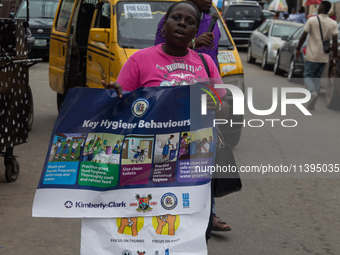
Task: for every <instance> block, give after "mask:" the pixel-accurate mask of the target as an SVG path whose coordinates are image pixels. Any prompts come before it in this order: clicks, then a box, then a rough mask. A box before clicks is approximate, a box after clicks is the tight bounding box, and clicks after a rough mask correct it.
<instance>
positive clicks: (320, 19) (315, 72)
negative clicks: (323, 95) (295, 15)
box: [296, 1, 338, 110]
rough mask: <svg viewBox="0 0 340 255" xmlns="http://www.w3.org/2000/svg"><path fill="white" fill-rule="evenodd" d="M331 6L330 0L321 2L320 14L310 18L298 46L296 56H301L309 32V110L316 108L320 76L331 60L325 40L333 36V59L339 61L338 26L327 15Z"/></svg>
mask: <svg viewBox="0 0 340 255" xmlns="http://www.w3.org/2000/svg"><path fill="white" fill-rule="evenodd" d="M330 8H331V4H330V2H328V1H323V2H321V4H320V5H319V8H318V15H317V16H315V17H310V18H309V19H308V21H307V23H306V25H305V27H304V32H303V34H302V35H301V37H300V40H299V43H298V46H297V48H296V58H299V57H300V56H301V52H300V49H301V46H302V45H303V43H304V42H305V40H306V37H307V34H309V40H308V44H307V54H306V63H305V70H304V73H303V77H304V82H305V85H306V87H307V89H308V90H309V91H310V93H311V95H312V97H311V99H310V101H309V102H308V104H307V108H308V109H309V110H314V108H315V104H316V101H317V100H318V93H319V90H320V78H321V75H322V72H323V70H324V68H325V65H326V63H328V61H329V53H328V52H325V49H324V41H328V42H329V41H330V39H331V38H332V39H333V61H335V62H336V61H337V56H338V40H337V36H338V28H337V24H336V22H335V21H334V20H332V19H331V18H329V16H328V15H327V13H328V11H329V9H330Z"/></svg>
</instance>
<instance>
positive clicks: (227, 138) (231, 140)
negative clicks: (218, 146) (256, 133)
mask: <svg viewBox="0 0 340 255" xmlns="http://www.w3.org/2000/svg"><path fill="white" fill-rule="evenodd" d="M223 138H224V142H225V143H227V144H229V145H230V146H231V147H232V148H234V147H235V146H236V145H237V144H238V143H239V141H240V138H241V130H240V131H238V132H235V133H227V134H226V133H224V134H223Z"/></svg>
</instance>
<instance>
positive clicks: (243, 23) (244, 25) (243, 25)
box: [240, 22, 249, 27]
mask: <svg viewBox="0 0 340 255" xmlns="http://www.w3.org/2000/svg"><path fill="white" fill-rule="evenodd" d="M248 24H249V23H247V22H241V23H240V27H248Z"/></svg>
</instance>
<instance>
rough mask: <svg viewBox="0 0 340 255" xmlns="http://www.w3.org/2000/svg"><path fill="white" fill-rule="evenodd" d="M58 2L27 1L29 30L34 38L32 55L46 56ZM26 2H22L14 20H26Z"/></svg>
mask: <svg viewBox="0 0 340 255" xmlns="http://www.w3.org/2000/svg"><path fill="white" fill-rule="evenodd" d="M58 4H59V1H58V0H29V21H28V24H29V28H30V30H31V33H32V36H33V37H34V38H35V40H34V45H33V49H32V53H33V54H35V55H39V56H48V53H49V46H50V34H51V28H52V24H53V19H54V15H55V13H56V10H57V7H58ZM26 8H27V1H22V2H21V4H20V6H19V8H18V10H17V12H16V14H15V16H14V18H15V19H26V18H27V17H26Z"/></svg>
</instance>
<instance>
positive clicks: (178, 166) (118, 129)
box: [33, 84, 216, 218]
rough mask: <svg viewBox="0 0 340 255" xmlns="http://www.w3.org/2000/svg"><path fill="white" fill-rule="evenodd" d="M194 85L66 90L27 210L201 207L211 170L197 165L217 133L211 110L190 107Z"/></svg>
mask: <svg viewBox="0 0 340 255" xmlns="http://www.w3.org/2000/svg"><path fill="white" fill-rule="evenodd" d="M199 86H200V85H199V84H197V86H183V87H171V88H158V87H157V88H140V89H138V90H136V91H134V92H129V93H125V94H124V96H123V98H122V99H118V97H117V96H116V93H115V92H114V91H108V90H102V89H87V88H85V89H83V88H76V89H72V90H70V91H69V92H68V94H67V98H66V100H65V103H64V107H63V108H62V110H61V112H60V114H59V116H58V119H57V121H56V124H55V127H54V130H53V132H52V136H51V141H50V145H49V150H48V153H47V157H46V161H45V164H44V167H43V171H42V174H41V178H40V181H39V185H38V188H37V191H36V194H35V198H34V202H33V216H34V217H80V218H82V217H97V218H108V217H138V216H140V215H143V216H145V217H149V216H157V215H165V214H169V213H171V214H191V213H195V212H199V211H202V210H203V208H204V206H205V205H206V201H207V200H208V191H209V183H210V175H209V173H208V172H207V173H203V172H197V167H198V166H199V167H204V166H210V165H212V164H213V160H214V158H213V150H209V146H210V147H211V148H212V146H213V145H209V144H208V141H209V137H214V136H215V135H216V134H215V132H214V130H213V128H212V127H211V126H212V123H213V118H214V114H212V113H211V112H210V113H209V114H207V115H201V113H200V111H197V109H200V107H201V100H200V98H201V94H202V93H203V92H202V90H201V89H198V88H199ZM84 109H87V110H86V111H84ZM89 109H90V110H89ZM213 140H216V139H213ZM204 148H205V149H204ZM207 148H208V149H207ZM184 194H187V195H188V196H190V207H187V206H185V198H183V196H184ZM52 197H53V199H51V198H52Z"/></svg>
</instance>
